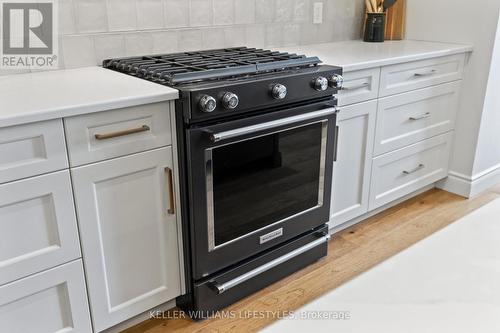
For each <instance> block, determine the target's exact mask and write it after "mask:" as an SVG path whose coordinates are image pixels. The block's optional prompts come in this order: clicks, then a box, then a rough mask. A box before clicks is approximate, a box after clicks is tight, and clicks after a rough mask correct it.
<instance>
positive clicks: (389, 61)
mask: <svg viewBox="0 0 500 333" xmlns="http://www.w3.org/2000/svg"><path fill="white" fill-rule="evenodd" d="M473 51H474V47H473V46H472V45H464V46H463V47H458V48H453V49H448V50H438V51H431V52H425V53H418V54H411V55H407V56H399V57H390V58H384V59H376V60H371V61H366V62H360V63H353V64H329V63H326V62H325V63H324V64H325V65H335V66H340V67H342V68H343V70H344V72H352V71H357V70H362V69H369V68H374V67H382V66H389V65H395V64H400V63H405V62H410V61H418V60H425V59H430V58H437V57H445V56H449V55H455V54H461V53H471V52H473Z"/></svg>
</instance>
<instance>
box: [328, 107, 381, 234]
mask: <svg viewBox="0 0 500 333" xmlns="http://www.w3.org/2000/svg"><path fill="white" fill-rule="evenodd" d="M376 111H377V101H371V102H366V103H360V104H355V105H351V106H348V107H342V108H341V111H340V113H339V116H338V126H339V146H338V152H337V161H336V162H335V164H334V167H333V185H332V186H333V188H332V204H331V207H332V208H331V216H330V227H336V226H338V225H340V224H342V223H344V222H347V221H349V220H351V219H353V218H355V217H357V216H360V215H362V214H364V213H366V212H367V211H368V199H369V189H370V173H371V162H372V153H373V137H374V128H375V113H376Z"/></svg>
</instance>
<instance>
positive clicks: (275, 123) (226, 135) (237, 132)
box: [209, 107, 338, 143]
mask: <svg viewBox="0 0 500 333" xmlns="http://www.w3.org/2000/svg"><path fill="white" fill-rule="evenodd" d="M337 112H338V109H337V108H336V107H330V108H326V109H322V110H319V111H314V112H308V113H305V114H300V115H297V116H292V117H288V118H282V119H278V120H272V121H269V122H267V123H262V124H257V125H252V126H247V127H241V128H237V129H234V130H230V131H225V132H220V133H210V134H209V135H210V140H211V141H212V142H214V143H215V142H220V141H224V140H228V139H232V138H236V137H239V136H242V135H247V134H252V133H255V132H261V131H265V130H269V129H273V128H276V127H281V126H286V125H289V124H293V123H297V122H301V121H306V120H310V119H314V118H319V117H327V116H330V115H332V114H335V113H337Z"/></svg>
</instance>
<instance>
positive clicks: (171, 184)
mask: <svg viewBox="0 0 500 333" xmlns="http://www.w3.org/2000/svg"><path fill="white" fill-rule="evenodd" d="M165 172H166V173H167V177H168V195H169V199H168V210H167V213H169V214H170V215H175V201H174V177H173V172H172V169H170V168H169V167H166V168H165Z"/></svg>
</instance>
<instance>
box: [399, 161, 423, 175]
mask: <svg viewBox="0 0 500 333" xmlns="http://www.w3.org/2000/svg"><path fill="white" fill-rule="evenodd" d="M424 167H425V165H424V164H422V163H420V164H419V165H418V167H416V168H415V169H412V170H408V171H407V170H405V171H403V175H411V174H412V173H415V172H417V171H418V170H421V169H423V168H424Z"/></svg>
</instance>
